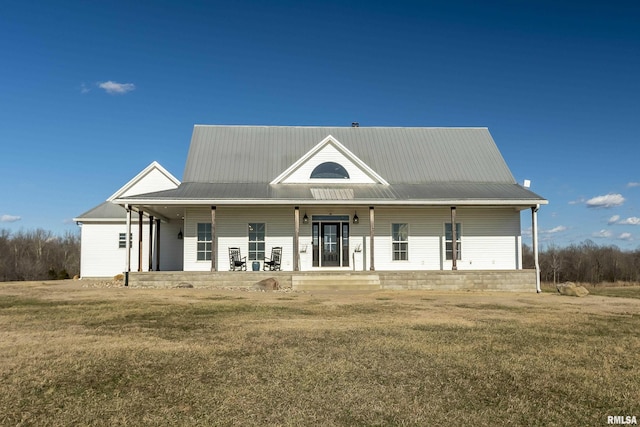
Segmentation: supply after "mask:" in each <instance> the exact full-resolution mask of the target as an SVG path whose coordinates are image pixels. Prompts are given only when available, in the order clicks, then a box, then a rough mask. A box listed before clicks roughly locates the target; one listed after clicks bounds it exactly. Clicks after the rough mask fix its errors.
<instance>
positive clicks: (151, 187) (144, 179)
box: [107, 162, 180, 201]
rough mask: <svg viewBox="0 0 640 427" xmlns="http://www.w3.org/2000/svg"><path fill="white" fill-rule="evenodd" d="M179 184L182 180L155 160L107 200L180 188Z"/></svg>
mask: <svg viewBox="0 0 640 427" xmlns="http://www.w3.org/2000/svg"><path fill="white" fill-rule="evenodd" d="M179 185H180V181H178V179H176V178H175V177H174V176H173V175H171V174H170V173H169V172H168V171H167V170H166V169H165V168H163V167H162V166H161V165H160V164H159V163H158V162H153V163H151V164H150V165H149V166H147V167H146V168H144V169H143V170H142V172H140V173H139V174H138V175H136V176H135V177H134V178H133V179H131V180H130V181H129V182H127V183H126V184H125V185H124V186H122V187H121V188H120V189H119V190H118V191H116V192H115V193H114V194H113V195H111V197H109V198H108V199H107V201H112V200H115V199H117V198H120V197H129V196H135V195H138V194H145V193H151V192H154V191H163V190H172V189H175V188H178V186H179Z"/></svg>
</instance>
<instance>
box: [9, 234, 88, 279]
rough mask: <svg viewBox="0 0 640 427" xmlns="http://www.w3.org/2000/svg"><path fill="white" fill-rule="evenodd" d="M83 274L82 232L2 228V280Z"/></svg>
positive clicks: (63, 277)
mask: <svg viewBox="0 0 640 427" xmlns="http://www.w3.org/2000/svg"><path fill="white" fill-rule="evenodd" d="M79 274H80V236H79V234H78V233H72V232H66V233H64V234H63V235H61V236H58V235H54V234H53V233H52V232H50V231H46V230H42V229H36V230H32V231H18V232H14V233H12V232H10V231H8V230H5V229H1V230H0V281H16V280H51V279H69V278H71V277H73V276H75V275H79Z"/></svg>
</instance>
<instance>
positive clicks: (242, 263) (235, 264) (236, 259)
mask: <svg viewBox="0 0 640 427" xmlns="http://www.w3.org/2000/svg"><path fill="white" fill-rule="evenodd" d="M246 269H247V257H246V256H245V257H242V256H241V255H240V248H229V270H233V271H236V270H246Z"/></svg>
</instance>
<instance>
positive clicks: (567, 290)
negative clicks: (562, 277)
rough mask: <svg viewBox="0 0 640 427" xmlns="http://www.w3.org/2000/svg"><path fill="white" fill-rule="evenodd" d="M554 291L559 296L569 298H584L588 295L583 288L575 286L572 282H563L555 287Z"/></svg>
mask: <svg viewBox="0 0 640 427" xmlns="http://www.w3.org/2000/svg"><path fill="white" fill-rule="evenodd" d="M556 289H557V290H558V293H559V294H560V295H567V296H570V297H584V296H587V295H589V291H588V290H587V289H586V288H585V287H584V286H577V285H576V284H575V283H573V282H565V283H560V284H558V285H556Z"/></svg>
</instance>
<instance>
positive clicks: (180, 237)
mask: <svg viewBox="0 0 640 427" xmlns="http://www.w3.org/2000/svg"><path fill="white" fill-rule="evenodd" d="M182 237H183V235H182V228H181V229H180V231H179V232H178V240H182Z"/></svg>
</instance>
